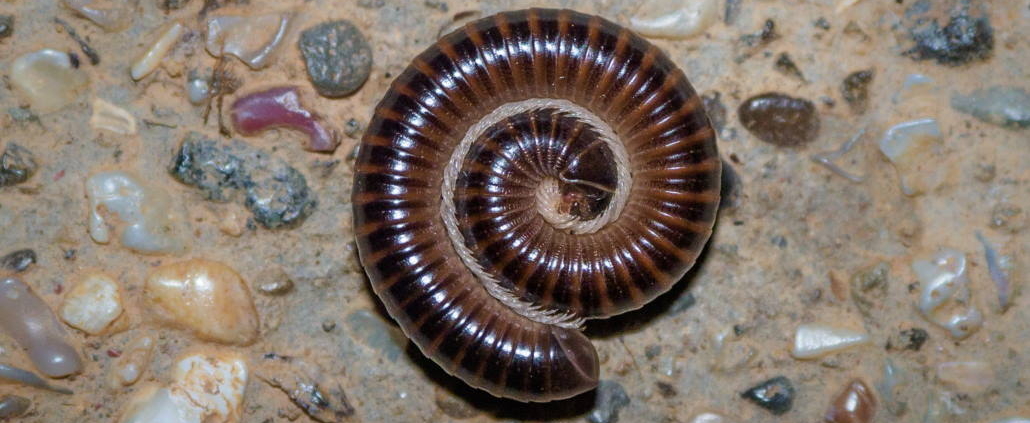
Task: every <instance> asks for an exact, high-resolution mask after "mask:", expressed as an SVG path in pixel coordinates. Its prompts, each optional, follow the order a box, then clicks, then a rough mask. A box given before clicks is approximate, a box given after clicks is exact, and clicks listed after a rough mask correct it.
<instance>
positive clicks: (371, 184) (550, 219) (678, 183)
mask: <svg viewBox="0 0 1030 423" xmlns="http://www.w3.org/2000/svg"><path fill="white" fill-rule="evenodd" d="M720 166H721V162H720V160H719V157H718V153H717V151H716V143H715V135H714V132H713V130H712V127H711V125H710V124H709V122H708V118H707V116H706V115H705V112H704V109H703V107H702V104H701V100H700V98H699V97H698V95H697V94H696V93H695V91H694V89H693V88H692V87H691V86H690V83H689V82H688V81H687V79H686V77H685V76H684V75H683V72H682V71H680V70H679V69H678V68H677V67H676V66H675V65H674V64H673V62H672V61H671V60H669V58H668V57H666V55H665V54H664V53H663V52H662V51H661V50H659V49H658V48H657V47H655V46H654V45H652V44H650V43H649V42H647V41H645V40H644V39H643V38H641V37H639V36H637V35H636V34H634V33H632V32H630V31H629V30H627V29H625V28H623V27H620V26H618V25H616V24H614V23H612V22H610V21H607V20H605V19H603V18H600V17H597V16H590V15H585V14H581V13H578V12H574V11H570V10H548V9H530V10H523V11H515V12H505V13H500V14H497V15H493V16H490V17H486V18H483V19H480V20H478V21H474V22H471V23H469V24H467V25H465V26H464V27H463V28H460V29H458V30H456V31H454V32H452V33H450V34H448V35H446V36H444V37H443V38H442V39H440V40H439V41H438V42H436V43H435V44H434V45H432V46H430V47H429V48H428V49H426V51H425V52H423V53H422V54H420V55H419V56H418V57H416V58H415V59H414V61H413V62H412V64H411V65H410V66H409V67H408V68H407V69H406V70H405V71H404V72H403V73H402V74H401V75H399V76H398V77H397V79H396V80H395V81H394V82H393V85H392V86H391V87H390V90H389V92H387V94H386V96H385V97H384V98H383V100H382V101H381V102H380V103H379V105H378V106H377V107H376V109H375V113H374V116H373V118H372V121H371V123H370V124H369V126H368V130H367V131H366V134H365V136H364V138H363V139H362V142H361V145H360V148H359V153H358V158H357V162H356V164H355V171H354V173H355V175H354V190H353V198H352V201H353V205H354V230H355V234H356V237H357V244H358V253H359V256H360V259H361V263H362V265H363V266H364V267H365V270H366V272H367V273H368V276H369V279H370V280H371V283H372V287H373V290H374V291H375V292H376V294H377V295H378V296H379V298H380V299H382V301H383V303H384V305H385V306H386V309H387V311H388V312H389V313H390V315H391V316H392V317H393V318H394V319H396V320H397V322H398V323H399V324H400V326H401V328H402V329H403V330H404V332H405V334H407V336H408V337H409V338H411V340H412V341H414V342H415V344H416V345H418V347H419V348H420V349H421V350H422V352H423V353H424V354H425V355H426V356H428V357H430V358H432V359H433V361H435V362H436V363H437V364H439V365H440V366H441V367H443V368H444V369H445V370H446V371H447V372H449V373H451V374H453V375H456V376H457V377H459V378H461V379H462V380H464V381H465V382H466V383H468V384H469V385H472V386H475V387H477V388H481V389H484V390H486V391H488V392H490V393H491V394H493V395H496V396H501V397H508V398H514V399H517V400H521V401H551V400H556V399H562V398H568V397H571V396H574V395H576V394H579V393H582V392H585V391H589V390H591V389H593V388H594V387H595V386H596V385H597V382H598V376H599V367H598V357H597V352H596V350H595V349H594V347H593V345H592V344H591V343H590V341H589V340H588V339H587V337H586V336H585V335H583V333H582V332H581V331H580V330H579V329H580V325H581V324H582V322H583V321H584V320H585V319H595V318H603V317H608V316H612V315H614V314H618V313H622V312H625V311H628V310H632V309H636V308H639V307H641V306H643V305H644V304H645V303H647V302H648V301H650V300H652V299H654V298H655V297H657V296H658V295H660V294H662V293H663V292H665V291H667V290H668V289H669V288H670V287H671V286H672V285H673V284H674V283H675V282H676V281H677V280H679V279H680V278H681V277H683V275H684V274H685V273H686V272H687V270H689V269H690V267H691V266H692V265H693V264H694V261H695V260H696V259H697V256H698V254H699V252H700V250H701V248H702V247H703V246H704V244H705V242H707V240H708V238H709V236H710V234H711V231H712V225H713V222H714V220H715V215H716V209H717V207H718V203H719V187H720V185H719V184H720Z"/></svg>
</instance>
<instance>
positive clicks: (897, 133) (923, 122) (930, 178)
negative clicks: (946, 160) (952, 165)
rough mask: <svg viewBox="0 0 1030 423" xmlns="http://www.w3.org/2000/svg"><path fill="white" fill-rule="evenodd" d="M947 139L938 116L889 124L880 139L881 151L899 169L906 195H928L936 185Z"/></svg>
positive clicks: (940, 173)
mask: <svg viewBox="0 0 1030 423" xmlns="http://www.w3.org/2000/svg"><path fill="white" fill-rule="evenodd" d="M943 149H944V139H943V138H942V135H941V129H940V127H939V126H938V125H937V120H936V119H931V118H925V119H918V120H913V121H908V122H903V123H899V124H897V125H894V126H892V127H890V128H889V129H888V130H887V132H886V133H885V134H884V135H883V139H881V140H880V152H882V153H883V155H884V156H887V159H888V160H890V162H891V164H893V165H894V168H895V169H896V170H897V171H898V175H899V177H900V180H901V190H902V191H903V192H904V193H905V195H909V196H915V195H919V194H925V193H927V192H930V191H932V190H933V189H934V188H937V186H938V185H940V184H941V182H942V181H943V177H944V174H943V172H944V169H943V168H942V167H941V166H937V165H936V164H935V162H938V161H940V160H941V155H942V154H943V153H942V150H943Z"/></svg>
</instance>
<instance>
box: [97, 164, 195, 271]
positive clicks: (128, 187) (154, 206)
mask: <svg viewBox="0 0 1030 423" xmlns="http://www.w3.org/2000/svg"><path fill="white" fill-rule="evenodd" d="M86 197H87V198H88V199H89V204H90V213H89V235H90V236H91V237H92V238H93V240H94V241H96V242H97V243H100V244H107V243H109V242H111V237H112V234H111V231H112V229H113V230H114V231H115V232H116V233H115V234H114V236H116V237H117V238H118V239H119V241H120V242H121V244H122V245H123V246H125V247H126V248H129V249H131V250H134V251H137V252H140V253H143V254H182V253H184V252H185V251H186V247H187V244H186V242H187V241H186V237H187V236H188V233H189V232H188V227H187V224H186V220H185V218H184V217H183V215H184V213H183V211H182V210H181V208H180V207H181V206H180V205H178V204H175V203H173V202H172V198H171V196H169V195H168V194H167V193H166V192H165V191H164V190H162V189H160V188H158V187H157V186H154V185H151V184H149V183H146V182H144V180H143V179H141V178H138V177H137V176H135V175H133V174H130V173H128V172H122V171H110V172H101V173H97V174H94V175H93V176H91V177H89V179H88V180H86ZM113 216H117V218H115V219H112V217H113Z"/></svg>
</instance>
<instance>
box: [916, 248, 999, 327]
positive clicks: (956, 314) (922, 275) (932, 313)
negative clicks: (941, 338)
mask: <svg viewBox="0 0 1030 423" xmlns="http://www.w3.org/2000/svg"><path fill="white" fill-rule="evenodd" d="M912 270H913V271H914V272H915V274H916V276H917V277H918V278H919V282H920V284H921V285H922V292H921V293H920V297H919V310H920V311H921V312H922V313H923V316H924V317H926V319H927V320H929V321H930V322H932V323H934V324H936V325H938V326H941V327H943V328H944V329H947V330H948V332H949V333H951V336H952V337H953V338H955V339H963V338H966V337H968V336H969V335H971V334H973V332H976V331H977V330H978V329H980V326H982V325H983V315H982V314H981V313H980V311H979V310H978V309H977V308H976V307H975V306H974V305H973V304H972V302H971V298H970V296H971V295H970V289H969V278H968V276H967V275H966V256H965V254H963V253H962V252H960V251H957V250H954V249H951V248H945V249H942V250H940V251H939V252H937V253H936V254H934V255H933V256H932V257H929V258H926V259H918V260H915V261H913V262H912Z"/></svg>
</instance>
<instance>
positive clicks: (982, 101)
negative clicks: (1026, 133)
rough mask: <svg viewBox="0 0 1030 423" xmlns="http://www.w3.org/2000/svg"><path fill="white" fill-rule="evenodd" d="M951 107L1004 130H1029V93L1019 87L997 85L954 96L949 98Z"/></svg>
mask: <svg viewBox="0 0 1030 423" xmlns="http://www.w3.org/2000/svg"><path fill="white" fill-rule="evenodd" d="M951 107H954V108H955V110H958V111H960V112H963V113H968V114H971V115H973V116H975V117H976V118H977V119H980V120H982V121H984V122H988V123H993V124H995V125H1001V126H1004V127H1006V128H1012V129H1019V128H1030V92H1027V91H1026V90H1025V89H1023V88H1021V87H1005V86H1000V85H998V86H993V87H990V88H984V89H980V90H976V91H974V92H973V93H971V94H969V95H968V96H964V95H960V94H956V95H954V96H952V97H951Z"/></svg>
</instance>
